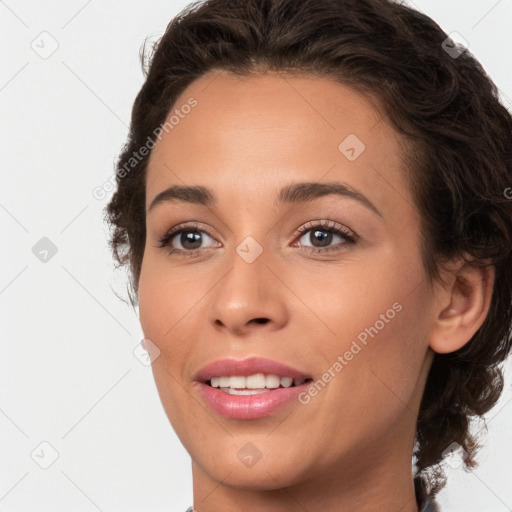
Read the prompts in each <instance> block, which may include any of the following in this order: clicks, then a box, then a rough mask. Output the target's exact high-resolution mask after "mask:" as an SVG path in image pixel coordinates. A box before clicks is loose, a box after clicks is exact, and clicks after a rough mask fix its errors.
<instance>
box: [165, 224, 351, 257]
mask: <svg viewBox="0 0 512 512" xmlns="http://www.w3.org/2000/svg"><path fill="white" fill-rule="evenodd" d="M335 225H336V223H335V222H333V221H326V220H322V221H311V222H308V223H306V224H304V226H302V227H300V228H299V229H297V230H296V231H295V233H294V234H293V236H294V237H296V238H297V237H298V238H302V236H304V234H305V233H307V232H308V231H313V230H314V229H317V230H318V231H326V232H329V233H332V234H334V235H338V236H340V237H342V238H344V239H345V242H340V243H339V244H337V245H338V246H334V247H325V248H322V247H309V246H305V247H306V251H308V252H310V253H314V254H317V253H327V252H338V251H341V250H343V247H344V246H346V245H354V244H355V243H356V242H357V240H358V237H357V235H356V234H355V233H354V232H352V231H350V230H348V229H347V228H345V227H342V226H339V225H338V227H335ZM185 231H191V232H196V231H197V232H204V233H206V234H207V235H209V236H210V237H211V238H214V236H213V234H212V233H211V232H210V230H209V229H206V228H205V227H204V226H200V225H199V224H196V223H190V224H179V225H178V226H175V227H173V228H172V229H170V230H169V231H167V232H166V233H165V234H164V236H163V237H162V238H161V239H160V240H159V241H158V246H157V247H159V248H161V249H165V248H168V247H169V243H170V242H171V241H172V239H173V238H174V237H175V236H176V235H179V234H181V233H183V232H185ZM294 243H295V242H294ZM302 247H304V246H302ZM208 249H210V247H203V248H201V249H192V250H188V251H184V250H182V249H176V248H174V247H171V250H170V251H169V254H174V253H182V255H183V257H185V258H190V257H194V256H198V255H199V254H201V253H203V252H204V251H206V250H208Z"/></svg>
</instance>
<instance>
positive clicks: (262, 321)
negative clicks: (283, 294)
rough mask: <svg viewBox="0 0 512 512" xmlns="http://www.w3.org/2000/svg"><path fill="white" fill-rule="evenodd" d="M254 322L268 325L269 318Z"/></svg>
mask: <svg viewBox="0 0 512 512" xmlns="http://www.w3.org/2000/svg"><path fill="white" fill-rule="evenodd" d="M253 322H256V323H258V324H266V323H267V322H268V318H255V319H254V320H253Z"/></svg>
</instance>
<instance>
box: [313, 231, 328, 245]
mask: <svg viewBox="0 0 512 512" xmlns="http://www.w3.org/2000/svg"><path fill="white" fill-rule="evenodd" d="M311 234H312V237H311V243H312V244H313V245H315V242H316V241H319V242H320V244H319V245H316V247H324V246H326V245H329V244H330V243H331V242H332V233H330V232H328V231H322V230H320V229H316V230H315V231H313V232H312V233H311ZM313 236H315V237H317V238H316V239H314V238H313Z"/></svg>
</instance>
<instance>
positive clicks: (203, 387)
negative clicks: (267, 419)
mask: <svg viewBox="0 0 512 512" xmlns="http://www.w3.org/2000/svg"><path fill="white" fill-rule="evenodd" d="M255 373H265V374H267V375H269V374H274V375H278V376H280V377H292V378H293V379H311V376H310V375H307V374H305V373H303V372H301V371H299V370H296V369H295V368H291V367H290V366H287V365H284V364H281V363H278V362H277V361H272V360H271V359H264V358H260V357H250V358H248V359H242V360H237V359H222V360H219V361H215V362H213V363H210V364H208V365H206V366H205V367H203V368H202V369H201V370H200V371H199V372H198V373H197V374H196V377H195V379H196V381H198V385H199V391H200V393H201V396H202V397H203V399H204V400H205V402H206V403H207V405H209V406H210V407H211V408H212V409H213V410H214V411H215V412H217V413H218V414H220V415H222V416H225V417H227V418H231V419H241V420H252V419H257V418H262V417H264V416H269V415H271V414H273V413H274V412H276V411H278V410H279V409H281V408H282V407H284V406H285V405H287V404H289V403H290V402H292V401H294V400H296V401H297V402H298V400H297V399H298V396H299V395H300V393H302V392H304V391H305V389H306V388H307V387H308V386H309V385H310V384H311V381H308V382H305V383H303V384H301V385H300V386H293V387H289V388H277V389H271V390H269V391H265V392H263V393H260V394H256V395H230V394H228V393H225V392H224V391H221V390H220V389H218V388H213V387H211V386H210V385H208V384H206V382H207V381H209V380H210V379H211V378H212V377H216V376H231V375H240V376H244V377H246V376H248V375H253V374H255Z"/></svg>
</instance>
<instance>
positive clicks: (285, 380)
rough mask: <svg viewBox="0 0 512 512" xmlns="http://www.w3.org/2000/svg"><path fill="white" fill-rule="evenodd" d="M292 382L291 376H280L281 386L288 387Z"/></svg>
mask: <svg viewBox="0 0 512 512" xmlns="http://www.w3.org/2000/svg"><path fill="white" fill-rule="evenodd" d="M292 384H293V379H292V378H291V377H281V386H283V388H289V387H290V386H291V385H292Z"/></svg>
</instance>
